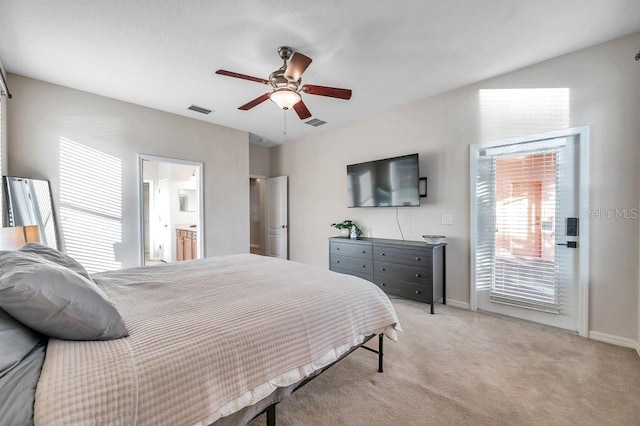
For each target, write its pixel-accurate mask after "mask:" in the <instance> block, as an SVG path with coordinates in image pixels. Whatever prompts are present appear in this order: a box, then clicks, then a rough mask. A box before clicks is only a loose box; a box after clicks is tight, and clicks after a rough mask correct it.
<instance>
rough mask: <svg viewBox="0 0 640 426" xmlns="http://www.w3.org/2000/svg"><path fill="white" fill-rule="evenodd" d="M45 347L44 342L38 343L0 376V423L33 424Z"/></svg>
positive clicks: (24, 425)
mask: <svg viewBox="0 0 640 426" xmlns="http://www.w3.org/2000/svg"><path fill="white" fill-rule="evenodd" d="M45 349H46V346H45V344H44V343H40V344H38V345H37V346H36V347H35V348H33V350H32V351H31V352H29V353H28V354H27V356H25V358H24V359H23V360H22V361H20V363H19V364H18V365H16V366H15V367H14V368H12V369H11V370H10V371H9V372H7V374H5V375H4V376H2V377H0V425H23V426H29V425H33V404H34V402H35V399H36V386H37V384H38V380H39V379H40V371H41V370H42V364H44V356H45ZM5 422H6V423H5Z"/></svg>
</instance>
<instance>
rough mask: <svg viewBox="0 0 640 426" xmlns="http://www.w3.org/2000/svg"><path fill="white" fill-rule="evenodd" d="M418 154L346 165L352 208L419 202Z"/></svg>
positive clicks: (396, 205) (411, 205) (349, 198)
mask: <svg viewBox="0 0 640 426" xmlns="http://www.w3.org/2000/svg"><path fill="white" fill-rule="evenodd" d="M419 180H420V171H419V169H418V154H410V155H404V156H402V157H394V158H385V159H383V160H376V161H368V162H366V163H358V164H350V165H348V166H347V194H348V196H347V198H348V201H347V204H348V206H349V207H413V206H419V205H420V190H419Z"/></svg>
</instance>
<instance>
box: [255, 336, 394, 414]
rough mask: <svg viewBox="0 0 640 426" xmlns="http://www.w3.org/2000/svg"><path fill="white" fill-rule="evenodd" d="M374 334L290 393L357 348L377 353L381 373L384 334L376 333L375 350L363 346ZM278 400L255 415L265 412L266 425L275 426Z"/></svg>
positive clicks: (300, 384) (297, 386) (302, 382)
mask: <svg viewBox="0 0 640 426" xmlns="http://www.w3.org/2000/svg"><path fill="white" fill-rule="evenodd" d="M375 336H376V335H375V334H372V335H370V336H367V337H365V339H364V341H363V342H362V343H360V344H359V345H356V346H354V347H353V348H351V349H349V350H348V351H347V352H346V353H344V354H343V355H342V356H341V357H340V358H338V359H337V360H335V361H334V362H332V363H331V364H329V365H326V366H324V367H322V368H321V369H319V370H318V371H316V372H314V374H313V375H312V376H309V377H307V378H306V379H304V380H302V381H301V382H300V383H298V384H297V385H296V386H295V387H294V388H293V391H292V392H291V393H292V394H293V393H294V392H295V391H297V390H298V389H300V388H301V387H303V386H304V385H306V384H307V383H309V382H310V381H311V380H313V379H315V378H316V377H318V376H319V375H321V374H322V373H324V372H325V371H327V370H328V369H329V368H331V367H333V366H334V365H336V364H337V363H338V362H340V361H342V360H343V359H344V358H345V357H346V356H347V355H349V354H350V353H351V352H353V351H355V350H356V349H358V348H362V349H366V350H368V351H370V352H373V353H376V354H378V373H382V372H383V365H382V361H383V357H384V350H383V340H384V339H383V338H384V334H382V333H380V334H378V349H377V350H376V349H372V348H370V347H368V346H365V343H367V342H368V341H369V340H371V339H373V338H374V337H375ZM280 402H281V401H279V402H275V403H273V404H271V405H269V406H268V407H267V408H265V409H264V410H263V411H261V412H260V413H258V414H257V415H256V416H255V417H258V416H259V415H261V414H262V413H266V415H267V426H276V405H278V404H279V403H280ZM255 417H254V419H255Z"/></svg>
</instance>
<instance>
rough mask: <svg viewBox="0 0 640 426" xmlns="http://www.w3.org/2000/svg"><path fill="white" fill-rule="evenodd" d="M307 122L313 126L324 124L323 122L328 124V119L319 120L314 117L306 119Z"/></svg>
mask: <svg viewBox="0 0 640 426" xmlns="http://www.w3.org/2000/svg"><path fill="white" fill-rule="evenodd" d="M305 123H307V124H308V125H309V126H313V127H318V126H322V125H323V124H327V122H326V121H322V120H318V119H317V118H313V119H311V120H309V121H305Z"/></svg>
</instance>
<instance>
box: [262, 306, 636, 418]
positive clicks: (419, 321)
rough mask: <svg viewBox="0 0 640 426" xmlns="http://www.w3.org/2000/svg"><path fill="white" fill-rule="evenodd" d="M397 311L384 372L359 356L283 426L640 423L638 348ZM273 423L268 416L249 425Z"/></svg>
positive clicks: (293, 403)
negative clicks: (395, 334)
mask: <svg viewBox="0 0 640 426" xmlns="http://www.w3.org/2000/svg"><path fill="white" fill-rule="evenodd" d="M393 304H394V306H395V307H396V310H397V312H398V316H399V317H400V321H401V323H402V327H403V328H404V332H403V333H400V337H399V341H398V343H393V342H391V341H389V340H388V339H385V372H384V373H382V374H380V373H377V372H376V368H377V356H376V355H375V354H373V353H370V352H368V351H365V350H362V349H359V350H357V351H356V352H354V353H352V354H351V355H349V356H348V357H347V358H345V359H344V360H342V361H340V362H339V363H338V364H336V365H335V366H333V367H332V368H331V369H329V370H328V371H327V372H325V373H324V374H322V375H321V376H320V377H318V378H316V379H315V380H313V381H312V382H311V383H309V384H307V385H306V386H305V387H303V388H302V389H300V390H299V391H298V392H296V393H295V394H294V395H293V396H292V398H291V399H289V400H287V401H285V402H283V403H281V404H279V405H278V406H277V424H278V425H279V426H286V425H296V426H297V425H367V426H372V425H445V424H446V425H465V424H466V425H471V424H473V425H529V424H539V425H569V424H574V425H640V357H638V355H637V354H636V352H635V351H634V350H632V349H626V348H621V347H617V346H612V345H608V344H606V343H600V342H596V341H592V340H587V339H583V338H581V337H578V336H576V335H574V334H571V333H568V332H564V331H561V330H557V329H553V328H549V327H544V326H540V325H535V324H531V323H526V322H522V321H518V320H511V319H507V318H504V317H500V316H497V315H491V314H485V313H473V312H469V311H465V310H460V309H455V308H451V307H448V306H443V305H436V315H429V313H428V312H429V311H428V310H429V306H428V305H424V304H420V303H416V302H411V301H407V300H403V299H393ZM375 345H377V342H376V343H375V344H372V346H375ZM264 424H266V421H265V417H264V415H262V416H260V417H258V418H257V419H255V420H254V421H252V422H251V423H250V425H251V426H258V425H264Z"/></svg>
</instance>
